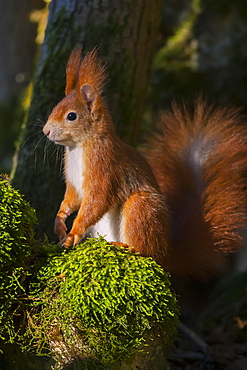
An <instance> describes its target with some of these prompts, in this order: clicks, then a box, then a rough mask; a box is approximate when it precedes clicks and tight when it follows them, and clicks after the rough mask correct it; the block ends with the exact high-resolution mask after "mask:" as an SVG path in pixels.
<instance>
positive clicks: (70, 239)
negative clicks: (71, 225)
mask: <svg viewBox="0 0 247 370" xmlns="http://www.w3.org/2000/svg"><path fill="white" fill-rule="evenodd" d="M80 240H81V236H80V235H77V234H76V235H73V234H71V233H69V234H68V235H66V236H65V237H64V238H63V239H62V240H61V241H60V244H61V245H62V247H64V248H69V247H72V246H73V245H76V244H78V243H79V241H80Z"/></svg>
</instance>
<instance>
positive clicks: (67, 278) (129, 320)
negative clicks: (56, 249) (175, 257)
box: [29, 238, 178, 369]
mask: <svg viewBox="0 0 247 370" xmlns="http://www.w3.org/2000/svg"><path fill="white" fill-rule="evenodd" d="M39 280H40V286H39V289H42V287H43V288H44V289H43V291H42V293H39V298H40V299H41V300H42V301H41V304H42V309H41V311H38V313H37V315H34V316H33V317H32V320H31V321H30V327H29V331H30V334H31V336H32V342H33V344H34V345H35V346H36V351H39V350H41V349H44V348H47V349H48V350H51V352H52V355H53V356H55V358H56V359H57V360H58V362H59V361H60V362H62V363H67V362H68V363H70V362H73V361H75V359H77V361H78V359H79V360H80V359H81V360H83V361H84V362H85V360H86V359H87V360H90V359H93V363H96V364H97V366H98V367H97V368H100V367H99V366H106V367H108V366H111V365H112V364H115V367H114V368H115V369H116V368H117V367H116V363H117V362H119V361H121V360H123V359H126V358H127V357H129V356H130V355H131V354H133V349H137V350H138V348H139V349H141V350H142V351H143V350H144V351H145V343H146V344H148V345H150V342H151V341H152V340H155V339H156V338H157V337H158V338H160V342H161V343H162V346H163V351H167V350H169V349H170V345H171V343H172V342H173V340H174V336H175V333H176V325H177V320H178V308H177V305H176V298H175V296H174V294H173V293H172V292H171V288H170V283H169V279H168V277H167V274H166V273H165V272H164V271H163V270H162V269H161V268H160V267H159V266H158V265H157V264H156V263H155V262H154V261H153V260H152V259H151V258H143V257H141V256H138V255H134V254H133V253H130V252H128V251H126V250H125V249H123V248H120V247H116V246H112V245H109V244H108V243H107V242H106V241H105V240H104V239H103V238H99V239H89V240H87V241H86V242H85V243H83V244H80V245H78V246H76V248H74V249H73V250H71V251H70V252H69V253H68V252H66V251H65V252H63V253H62V254H61V255H60V256H56V257H53V258H52V259H51V260H50V262H49V263H48V264H47V266H45V267H44V268H43V269H41V271H40V274H39ZM35 289H37V286H36V287H35ZM143 345H144V346H143ZM41 352H42V351H41Z"/></svg>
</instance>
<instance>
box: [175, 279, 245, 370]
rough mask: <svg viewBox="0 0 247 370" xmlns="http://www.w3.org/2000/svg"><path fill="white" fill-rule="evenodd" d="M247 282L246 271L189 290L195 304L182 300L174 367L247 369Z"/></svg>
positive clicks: (206, 369)
mask: <svg viewBox="0 0 247 370" xmlns="http://www.w3.org/2000/svg"><path fill="white" fill-rule="evenodd" d="M246 282H247V273H243V274H239V275H236V276H233V277H232V276H231V277H230V276H228V277H227V278H225V279H223V280H222V281H220V282H218V283H217V284H216V286H214V288H212V286H202V285H201V286H200V285H197V287H196V289H192V290H190V293H191V291H192V293H191V295H190V299H189V301H190V302H189V303H190V306H192V307H193V308H191V307H190V308H188V307H189V306H188V305H187V302H186V303H185V304H184V302H182V303H181V306H182V308H181V322H180V325H179V335H178V340H177V341H176V343H175V345H176V347H175V349H174V350H173V352H172V354H171V356H170V369H171V370H218V369H219V370H247V284H246ZM194 288H195V287H194ZM210 291H211V292H210ZM212 291H213V294H211V293H212ZM205 296H206V297H207V299H205ZM202 297H203V298H202Z"/></svg>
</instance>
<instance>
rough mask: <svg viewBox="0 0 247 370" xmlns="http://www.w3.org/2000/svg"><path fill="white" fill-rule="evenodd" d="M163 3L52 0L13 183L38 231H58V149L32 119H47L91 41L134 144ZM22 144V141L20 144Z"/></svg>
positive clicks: (120, 124) (116, 113)
mask: <svg viewBox="0 0 247 370" xmlns="http://www.w3.org/2000/svg"><path fill="white" fill-rule="evenodd" d="M161 10H162V1H161V0H154V1H147V0H136V1H131V0H116V1H114V2H113V1H110V0H104V1H103V0H102V1H99V0H94V1H86V0H84V1H83V0H69V1H68V0H53V1H52V2H51V4H50V14H49V19H48V25H47V29H46V36H45V41H44V44H43V46H42V50H41V56H40V60H39V65H38V70H37V75H36V80H35V83H34V91H33V98H32V102H31V106H30V110H29V114H28V117H27V120H26V125H25V128H24V130H23V134H22V138H21V140H20V143H21V144H22V146H21V147H20V149H19V153H18V165H17V167H16V170H15V171H14V173H15V174H14V179H13V185H14V186H15V187H18V188H19V189H20V191H21V192H22V193H24V194H26V197H27V199H28V200H30V201H31V204H32V206H33V207H34V208H35V209H36V210H37V214H38V218H39V222H40V226H39V231H38V235H39V236H40V235H41V234H43V233H46V234H47V235H48V236H49V238H52V236H53V231H52V229H53V220H54V217H55V213H56V211H57V209H58V206H59V203H60V201H61V200H62V195H63V192H64V187H63V185H62V179H61V177H62V176H61V164H60V163H61V162H60V160H61V155H60V154H61V152H60V153H58V155H55V152H56V148H55V147H54V146H53V145H52V144H51V145H49V144H48V142H47V141H46V139H45V138H44V135H43V134H42V132H41V127H39V129H37V126H36V125H35V122H36V123H37V120H41V121H42V122H43V123H45V121H46V119H47V116H48V114H49V113H50V111H51V109H52V108H53V106H54V105H55V104H56V103H58V102H59V100H60V99H61V98H62V97H63V95H64V87H65V65H66V60H67V58H68V56H69V53H70V51H71V49H72V48H73V47H74V46H75V45H76V44H77V43H78V42H80V43H81V44H82V45H84V51H85V52H86V51H88V50H90V49H92V48H93V47H94V46H96V45H97V46H98V47H99V48H100V54H101V56H102V57H103V60H104V61H105V62H106V63H107V66H108V72H109V77H110V83H109V85H108V86H107V95H108V102H109V106H110V108H111V111H112V115H113V119H114V121H115V124H116V126H117V130H118V132H119V133H120V135H121V136H122V137H124V138H125V139H126V138H127V139H128V140H127V141H129V142H132V143H133V142H134V143H135V142H136V141H137V138H138V132H139V125H140V122H141V118H142V114H143V107H144V102H145V95H146V90H147V87H148V82H149V71H150V65H151V61H152V58H153V54H154V51H155V45H156V39H157V33H158V27H159V21H160V16H161V13H162V11H161ZM23 143H24V144H23Z"/></svg>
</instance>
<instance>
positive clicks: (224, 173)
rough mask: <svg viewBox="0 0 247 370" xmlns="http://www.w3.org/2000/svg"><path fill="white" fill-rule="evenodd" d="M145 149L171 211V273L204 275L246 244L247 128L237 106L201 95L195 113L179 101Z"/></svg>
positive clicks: (167, 262) (159, 125) (195, 106)
mask: <svg viewBox="0 0 247 370" xmlns="http://www.w3.org/2000/svg"><path fill="white" fill-rule="evenodd" d="M157 128H158V131H157V133H154V134H153V136H152V138H151V140H150V141H149V144H148V147H147V148H146V159H147V160H148V162H149V164H150V165H151V168H152V170H153V173H154V175H155V177H156V180H157V182H158V184H159V186H160V190H161V192H162V193H163V194H164V195H165V197H166V200H167V203H168V206H169V210H170V213H171V244H172V248H171V249H170V253H169V256H167V258H166V261H164V262H165V263H164V264H165V266H166V268H167V270H168V271H170V272H171V273H176V274H182V275H190V276H193V277H197V278H201V279H204V278H206V277H208V276H210V275H212V274H213V273H217V272H218V271H219V270H220V268H221V265H222V264H223V263H224V256H225V254H228V253H230V252H234V251H236V250H237V249H239V248H240V247H241V246H242V244H243V237H244V228H246V222H247V212H246V207H247V204H246V189H247V177H246V175H247V173H246V169H247V126H246V117H244V115H242V114H241V113H240V112H239V111H238V110H235V109H227V108H213V107H212V106H209V105H208V104H207V103H206V102H204V101H203V100H202V99H201V98H199V99H197V101H196V102H195V105H194V109H193V112H190V110H189V109H186V108H185V107H184V106H179V105H178V104H176V103H174V104H173V106H172V112H168V113H164V114H163V115H162V116H161V118H160V120H159V123H158V127H157Z"/></svg>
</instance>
